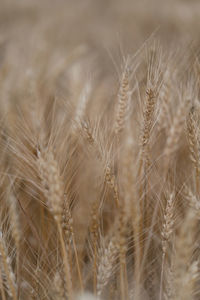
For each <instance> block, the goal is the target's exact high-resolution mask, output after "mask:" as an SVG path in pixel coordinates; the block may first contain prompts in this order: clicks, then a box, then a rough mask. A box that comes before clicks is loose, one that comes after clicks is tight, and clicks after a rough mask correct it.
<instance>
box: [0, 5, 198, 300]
mask: <svg viewBox="0 0 200 300" xmlns="http://www.w3.org/2000/svg"><path fill="white" fill-rule="evenodd" d="M60 1H61V0H60ZM88 1H89V0H88ZM60 3H61V4H62V5H61V4H60V8H59V9H58V7H57V6H55V7H53V8H54V9H55V11H54V9H53V10H51V9H49V7H50V5H47V4H45V6H44V7H43V6H42V4H39V3H38V2H37V1H36V3H34V4H33V2H32V1H30V3H29V1H25V0H23V1H22V2H21V4H17V5H16V4H15V5H16V6H15V5H14V2H13V1H10V0H9V1H8V2H7V1H2V4H1V5H2V6H1V7H2V11H3V12H4V18H5V19H3V18H2V23H1V24H3V25H4V27H3V28H4V30H1V29H0V34H2V35H0V161H1V165H0V166H1V167H0V170H1V177H0V299H2V300H7V299H8V300H9V299H13V300H17V299H20V300H28V299H38V300H43V299H47V300H66V299H68V300H84V299H87V300H90V299H91V300H92V299H98V300H100V299H102V300H103V299H105V300H107V299H113V300H117V299H120V300H151V299H152V300H154V299H155V300H157V299H158V300H192V299H194V300H196V299H200V289H199V283H200V262H199V254H200V251H199V243H200V236H199V234H200V230H199V228H198V227H199V219H200V60H199V56H198V45H196V46H195V45H192V46H190V47H185V48H184V49H183V48H181V41H182V39H180V40H178V41H176V42H175V41H174V43H172V44H171V45H166V40H167V39H168V38H166V40H165V38H163V37H160V38H159V37H158V35H159V34H157V33H153V34H152V35H150V36H149V38H148V39H145V38H141V39H143V43H139V42H138V47H137V50H135V51H132V52H131V53H130V54H129V55H126V54H125V51H122V53H121V54H120V59H117V58H116V57H115V55H114V54H111V56H112V58H111V59H109V58H108V57H109V54H108V53H107V52H106V54H102V50H101V49H100V50H98V49H96V48H95V47H94V48H95V49H92V48H90V47H88V46H87V43H80V44H79V43H77V42H76V41H75V40H76V37H73V38H71V40H70V43H69V45H67V43H68V40H65V41H64V42H63V43H62V40H63V36H64V33H63V32H65V30H64V29H63V31H62V30H61V33H60V34H61V37H60V38H59V37H57V36H56V34H58V35H59V31H57V32H56V34H55V31H56V29H61V25H62V24H68V23H65V21H64V17H63V15H62V10H63V7H64V8H65V9H67V8H71V5H72V4H70V3H68V4H66V3H64V2H62V1H61V2H60ZM78 3H79V5H80V7H82V6H81V5H82V4H81V2H78ZM102 3H104V1H102ZM109 3H110V6H109V7H110V10H111V12H113V11H114V8H113V6H112V5H114V4H113V1H110V2H109ZM116 3H118V5H119V7H120V4H119V1H116ZM11 4H12V5H11ZM30 4H31V5H30ZM9 5H11V6H9ZM20 5H21V6H20ZM29 5H30V7H29ZM51 5H53V4H52V3H51ZM74 5H75V4H74ZM101 5H102V6H101ZM101 5H100V4H98V2H96V1H95V4H92V3H91V2H89V7H90V9H91V11H92V13H94V15H95V13H96V10H97V12H98V11H100V8H101V7H103V5H105V3H104V4H101ZM78 7H79V6H78V5H77V7H76V12H77V14H78V17H80V12H79V10H78ZM181 7H182V6H181ZM46 8H48V9H49V11H48V10H47V14H45V11H46ZM40 9H41V10H42V9H43V10H42V13H41V12H40ZM82 9H83V8H82ZM67 11H68V10H67ZM80 11H81V10H80ZM138 11H140V9H139V8H138ZM58 12H59V14H58ZM140 13H141V12H140ZM40 14H41V15H40ZM66 14H67V13H66ZM54 15H55V17H54V18H53V17H52V16H54ZM108 15H109V17H111V13H109V14H108ZM177 15H178V14H177ZM0 16H1V17H2V16H3V14H2V13H1V12H0ZM6 16H7V17H10V19H9V20H6ZM44 16H45V18H42V17H44ZM64 16H65V14H64ZM67 16H68V19H70V14H69V15H68V14H67ZM78 17H77V18H76V20H78ZM12 18H13V19H12ZM27 18H28V19H27ZM59 18H61V20H62V22H63V23H62V22H61V21H60V20H59ZM142 18H143V15H142V13H141V19H142ZM188 18H189V17H188ZM30 20H31V21H30ZM138 22H139V21H138ZM140 22H141V23H140ZM140 22H139V23H138V24H143V23H142V21H140ZM143 22H144V21H143ZM180 22H181V21H180ZM71 23H72V24H73V22H71ZM71 23H70V22H69V24H71ZM33 24H34V26H35V28H34V30H32V31H31V29H30V28H31V26H32V25H33ZM91 24H93V25H94V26H96V27H95V32H99V35H100V32H101V33H102V36H105V39H106V37H108V38H109V34H107V33H106V31H107V29H106V28H104V25H103V24H101V26H102V31H98V30H99V29H98V28H99V27H98V20H93V21H92V22H91ZM180 24H185V23H184V22H183V23H180ZM177 26H178V25H177ZM181 26H182V25H181ZM27 28H28V29H27ZM145 28H146V27H145ZM177 28H179V27H177ZM70 29H71V32H70V31H69V32H67V37H71V36H73V28H70ZM66 30H67V31H68V30H69V29H66ZM74 30H75V29H74ZM80 30H81V29H80ZM85 30H86V29H85ZM29 32H31V35H30V34H29ZM75 32H76V30H75ZM6 33H7V35H6ZM74 35H75V36H76V34H74ZM89 36H91V37H92V41H93V42H94V43H97V44H96V45H98V42H97V40H98V39H97V38H96V37H94V36H93V35H92V33H90V35H89ZM166 36H167V35H166ZM27 37H28V39H27ZM144 37H145V34H144ZM79 40H81V38H79ZM85 40H87V37H85ZM88 44H90V43H89V42H88ZM24 45H25V46H24ZM66 49H67V53H66ZM177 49H178V51H177ZM110 61H111V62H110ZM112 61H113V62H114V64H113V65H114V66H112ZM108 62H109V63H108ZM111 66H112V67H111Z"/></svg>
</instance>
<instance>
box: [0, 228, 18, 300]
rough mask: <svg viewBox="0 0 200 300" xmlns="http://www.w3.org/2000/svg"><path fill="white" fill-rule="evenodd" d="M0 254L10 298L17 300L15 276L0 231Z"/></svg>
mask: <svg viewBox="0 0 200 300" xmlns="http://www.w3.org/2000/svg"><path fill="white" fill-rule="evenodd" d="M0 254H1V258H2V265H3V269H4V273H5V275H6V281H7V284H8V288H9V291H10V294H11V295H12V298H13V299H14V300H17V289H16V279H15V274H14V273H13V270H12V267H11V262H10V257H9V256H8V254H7V249H6V246H5V243H4V240H3V234H2V232H1V231H0Z"/></svg>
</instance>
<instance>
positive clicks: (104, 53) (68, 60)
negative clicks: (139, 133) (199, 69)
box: [0, 0, 200, 105]
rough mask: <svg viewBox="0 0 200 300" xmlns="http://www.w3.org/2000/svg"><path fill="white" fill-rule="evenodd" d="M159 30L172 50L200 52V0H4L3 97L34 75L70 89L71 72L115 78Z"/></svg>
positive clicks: (0, 43)
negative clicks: (125, 59) (124, 59)
mask: <svg viewBox="0 0 200 300" xmlns="http://www.w3.org/2000/svg"><path fill="white" fill-rule="evenodd" d="M152 35H153V36H155V37H156V38H158V40H159V41H160V43H161V44H162V47H163V48H164V49H165V50H167V51H168V50H169V52H170V49H173V51H174V50H175V49H176V48H177V50H176V51H177V52H179V51H183V50H182V49H185V50H184V51H187V50H190V53H195V55H197V56H198V55H199V53H198V51H199V50H198V49H199V40H200V1H198V0H188V1H186V0H167V1H166V0H165V1H164V0H139V1H136V0H123V1H122V0H121V1H120V0H74V1H72V0H56V1H55V0H48V1H47V0H42V1H41V0H18V1H16V0H0V67H1V74H0V85H1V84H2V81H3V80H4V79H5V77H6V78H7V79H6V80H7V82H6V84H3V88H2V89H1V92H0V93H1V95H2V93H3V97H2V98H6V97H7V98H8V97H10V96H9V95H8V93H7V91H6V86H9V87H10V86H11V85H12V86H13V90H14V94H15V98H17V92H16V91H19V90H20V89H21V87H23V86H24V81H26V77H29V79H30V77H31V76H35V77H36V78H37V79H38V78H39V79H40V80H41V81H42V82H43V83H44V84H48V88H49V87H50V86H51V85H56V88H57V90H58V91H59V92H60V93H62V92H63V93H64V94H66V91H67V85H68V86H69V85H70V82H69V81H70V80H69V78H68V79H67V76H68V77H70V78H75V77H76V78H78V77H79V78H78V79H77V81H78V80H79V79H80V80H82V78H83V77H82V75H83V74H84V75H85V76H86V77H87V76H91V74H92V77H93V78H95V76H98V78H99V77H101V78H104V79H105V77H108V78H107V83H105V84H108V85H109V84H111V83H112V78H113V74H115V75H116V73H117V68H118V67H119V66H120V64H121V62H122V57H123V56H126V55H127V54H131V55H134V53H136V51H137V50H138V49H140V47H141V46H142V45H143V44H144V42H145V41H146V40H147V39H149V38H150V37H151V36H152ZM191 49H192V50H193V51H192V52H191ZM184 51H183V54H181V55H184ZM181 55H180V56H181ZM66 70H68V71H69V70H70V72H68V75H67V74H66V72H65V71H66ZM19 74H20V76H19ZM33 74H35V75H33ZM59 74H62V76H59ZM69 74H70V75H69ZM88 74H90V75H88ZM8 75H9V76H8ZM77 76H78V77H77ZM8 77H9V80H8ZM111 77H112V78H111ZM55 78H56V80H55ZM50 79H51V80H50ZM57 79H58V80H57ZM14 87H15V88H14ZM54 87H55V86H54ZM54 87H53V86H52V88H54ZM6 94H7V95H6ZM6 105H7V104H6Z"/></svg>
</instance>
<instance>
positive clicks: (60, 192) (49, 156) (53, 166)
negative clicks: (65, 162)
mask: <svg viewBox="0 0 200 300" xmlns="http://www.w3.org/2000/svg"><path fill="white" fill-rule="evenodd" d="M38 167H39V174H40V177H41V180H42V184H43V187H44V193H45V196H46V199H47V201H48V206H49V208H50V211H51V213H52V215H53V217H54V219H55V222H56V225H57V229H58V234H59V240H60V245H61V253H62V257H63V264H64V273H65V277H66V285H67V292H68V297H69V300H72V299H73V292H72V279H71V273H70V264H69V256H68V252H67V249H66V247H65V243H64V238H63V232H62V209H63V201H64V199H63V197H64V189H63V184H62V181H61V177H60V172H59V168H58V164H57V162H56V160H55V158H54V155H53V153H52V151H50V150H47V149H46V150H45V149H42V150H41V151H40V152H38Z"/></svg>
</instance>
